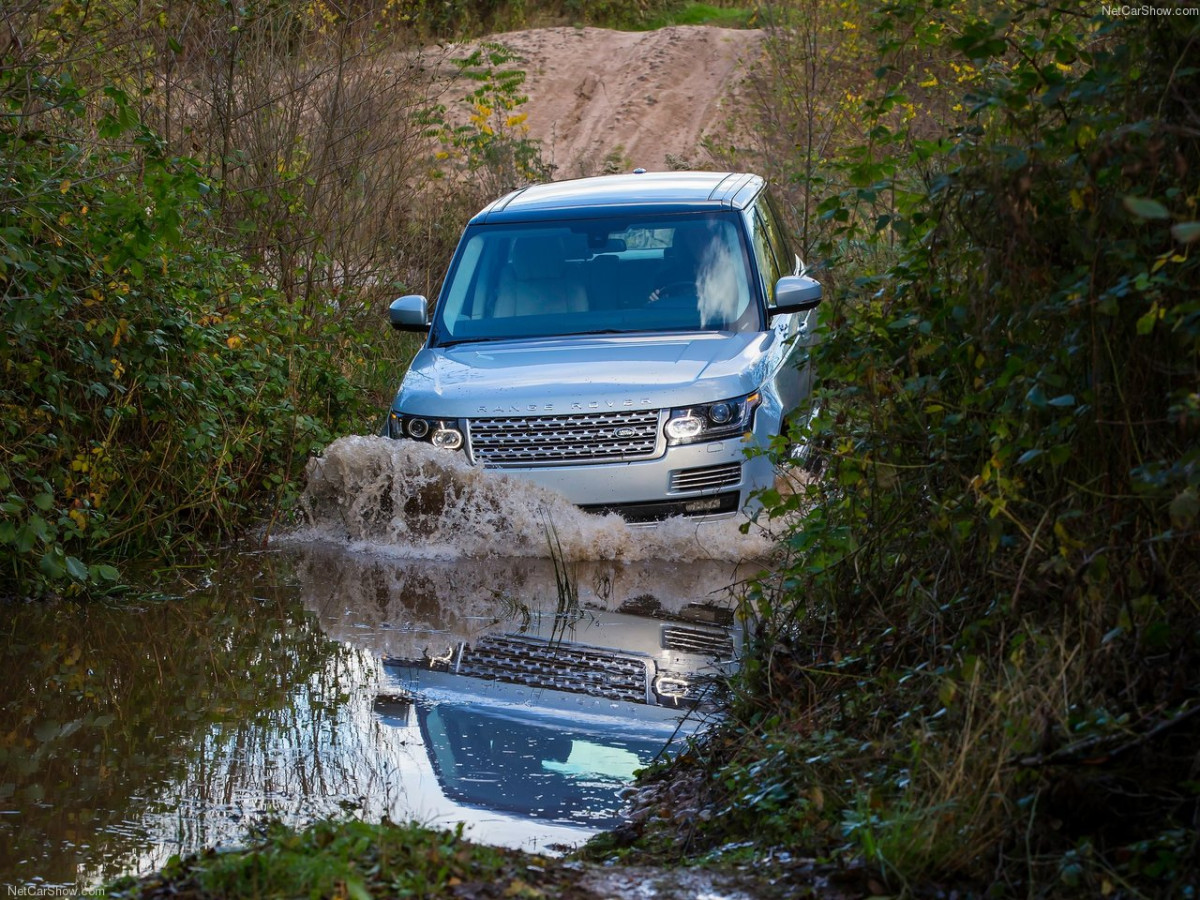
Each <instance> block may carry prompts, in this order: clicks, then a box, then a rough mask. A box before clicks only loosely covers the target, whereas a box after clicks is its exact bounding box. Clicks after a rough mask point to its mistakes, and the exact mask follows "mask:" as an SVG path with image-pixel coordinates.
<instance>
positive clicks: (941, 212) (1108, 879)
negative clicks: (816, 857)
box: [713, 0, 1200, 895]
mask: <svg viewBox="0 0 1200 900" xmlns="http://www.w3.org/2000/svg"><path fill="white" fill-rule="evenodd" d="M877 12H878V15H877V16H876V17H874V18H868V17H864V18H863V19H862V27H863V28H864V29H869V30H870V31H871V33H872V34H873V36H874V37H875V39H876V40H877V41H878V43H879V50H880V54H881V60H882V62H883V65H882V66H881V68H880V71H879V73H878V74H879V77H880V81H879V82H878V84H877V85H875V86H873V87H865V88H863V89H861V90H859V91H858V92H857V97H856V99H855V101H854V102H855V104H856V109H857V111H858V115H857V117H855V122H857V123H861V133H860V136H859V137H860V139H859V140H858V141H857V142H854V143H851V144H849V145H845V146H840V147H838V148H837V152H833V153H829V154H827V155H824V156H820V157H807V158H803V159H800V160H794V161H793V162H794V165H793V169H794V171H795V172H796V173H797V174H798V176H799V175H800V174H801V173H809V174H813V173H815V174H816V175H817V176H819V178H818V179H817V183H819V184H820V185H822V186H823V187H824V188H825V189H826V190H827V191H830V193H828V194H827V195H826V196H825V197H823V198H821V199H819V200H813V201H811V205H810V200H809V198H805V197H803V196H801V197H799V198H798V199H797V202H796V203H795V204H794V208H795V209H798V210H805V209H811V211H812V219H811V227H810V235H809V238H810V239H809V247H810V249H811V250H812V251H813V252H814V254H815V255H816V256H817V257H818V258H820V257H824V259H825V260H826V262H827V264H828V266H829V267H830V271H831V276H832V277H831V279H830V280H831V281H832V282H833V283H835V284H837V285H838V286H839V290H837V291H836V292H835V295H834V296H833V297H832V298H831V301H830V302H829V303H827V305H826V309H825V324H826V326H827V333H826V339H825V341H824V343H823V344H822V345H821V346H820V347H819V348H818V349H817V350H816V351H815V366H816V369H817V370H818V371H819V372H821V373H823V376H824V379H825V380H824V384H823V387H822V390H821V402H822V410H823V412H822V414H821V416H820V417H819V419H818V421H817V422H816V424H815V426H814V428H815V433H810V434H806V435H800V436H794V437H798V438H799V439H803V440H808V441H813V442H814V443H815V444H816V445H817V446H820V447H824V448H825V452H824V455H823V462H824V464H825V467H824V470H823V473H822V476H821V477H820V478H819V479H816V480H813V481H811V482H810V483H809V484H808V486H807V487H806V488H802V489H801V490H800V491H799V492H798V493H796V494H793V495H790V496H784V495H781V494H779V493H776V492H768V493H767V494H766V496H765V498H764V499H765V500H766V502H767V507H766V510H765V513H764V515H765V516H766V517H767V518H768V519H771V520H773V521H774V522H776V523H786V529H785V538H784V546H785V549H786V550H787V552H788V554H789V557H788V559H789V562H788V563H787V564H786V565H784V566H783V567H782V570H781V571H780V572H779V573H777V575H775V576H773V577H772V578H771V579H770V580H767V581H764V582H762V583H760V584H759V585H758V586H757V587H756V588H755V589H754V593H753V595H752V597H751V598H750V599H751V614H752V616H753V617H754V619H755V621H756V623H757V625H758V626H759V629H760V637H761V639H762V643H761V647H762V652H761V654H760V656H759V657H758V658H757V659H756V660H754V661H753V662H752V663H751V664H750V665H749V666H748V667H747V670H746V679H747V685H748V687H749V690H748V691H747V693H746V695H745V697H744V699H743V702H742V705H741V707H740V708H739V710H738V724H737V725H736V726H735V729H734V730H733V731H732V732H731V739H727V740H728V743H727V744H725V745H724V746H725V747H726V749H725V750H724V751H722V754H723V756H722V755H719V756H718V759H719V760H720V759H723V760H724V761H717V762H716V763H715V765H716V768H715V770H714V771H715V773H716V774H717V776H718V783H720V784H723V785H725V788H724V790H725V792H726V793H727V797H728V799H727V800H726V801H725V802H726V803H727V804H728V809H727V814H726V815H724V816H722V817H721V820H720V821H721V823H722V824H723V825H728V824H730V823H733V822H736V821H740V822H741V824H742V827H744V828H746V829H747V830H751V829H753V832H754V833H756V834H759V835H763V834H770V835H772V837H773V838H774V839H776V840H778V841H780V842H783V843H794V842H797V841H799V842H802V843H807V844H808V847H807V848H806V849H808V850H809V851H813V850H816V851H818V852H821V853H829V854H834V853H853V854H855V855H857V856H858V858H859V859H861V860H863V861H865V862H866V864H867V865H869V866H870V867H871V868H872V869H873V870H874V871H875V872H877V874H878V876H879V877H880V878H882V879H883V880H884V881H886V882H888V883H889V884H890V885H891V886H892V887H894V888H902V887H904V886H905V885H912V884H913V883H915V882H919V881H922V880H927V879H934V878H954V879H956V880H960V881H961V880H964V879H966V880H978V882H979V883H981V884H986V883H989V882H991V881H993V880H996V881H998V882H999V884H997V885H996V890H1000V891H1002V892H1003V891H1014V892H1019V893H1027V892H1030V891H1033V890H1035V889H1037V890H1043V891H1045V892H1047V893H1054V892H1055V890H1056V889H1061V890H1063V891H1066V892H1070V891H1086V892H1089V893H1091V894H1093V895H1094V894H1107V893H1111V892H1112V891H1113V890H1115V889H1116V886H1118V885H1122V884H1125V885H1128V884H1136V885H1138V888H1137V889H1138V890H1145V891H1148V892H1151V893H1154V892H1163V893H1164V894H1170V893H1172V892H1174V893H1176V894H1177V895H1178V894H1180V893H1181V892H1182V891H1184V890H1185V889H1186V888H1187V886H1189V885H1191V886H1192V889H1194V886H1195V884H1196V879H1197V878H1198V877H1200V872H1198V871H1197V869H1196V867H1195V862H1194V860H1195V859H1196V858H1197V857H1196V855H1195V850H1196V846H1197V844H1196V831H1195V827H1194V826H1195V819H1194V816H1195V811H1196V809H1197V803H1198V799H1197V790H1196V783H1195V778H1194V768H1193V765H1194V750H1193V749H1192V748H1194V746H1195V739H1196V737H1197V735H1198V731H1197V717H1196V716H1195V715H1194V711H1195V709H1196V704H1197V702H1198V701H1200V607H1198V606H1197V601H1196V591H1195V587H1194V586H1195V584H1197V583H1200V556H1198V555H1197V554H1196V552H1195V551H1196V544H1197V528H1196V525H1197V515H1198V513H1200V504H1198V502H1197V493H1198V491H1200V467H1198V465H1197V464H1198V462H1200V442H1198V441H1197V434H1198V432H1197V419H1196V410H1197V404H1198V399H1197V397H1198V395H1197V385H1198V381H1197V372H1198V371H1200V315H1198V313H1200V298H1198V296H1197V293H1196V285H1197V284H1200V258H1198V257H1197V254H1196V252H1195V251H1196V241H1197V240H1198V239H1200V224H1198V222H1197V220H1198V219H1200V215H1198V211H1197V203H1198V202H1200V118H1198V116H1197V113H1196V110H1195V106H1194V104H1193V103H1192V102H1191V101H1190V100H1189V98H1190V97H1194V96H1196V94H1197V92H1198V91H1200V69H1197V68H1196V67H1195V66H1194V65H1193V64H1192V59H1191V54H1192V48H1194V45H1195V42H1196V40H1197V38H1198V37H1200V19H1198V18H1197V17H1191V16H1174V17H1167V16H1157V17H1138V16H1128V17H1125V18H1113V19H1109V18H1107V17H1106V16H1104V15H1102V14H1100V13H1099V11H1098V10H1095V9H1092V8H1088V9H1083V8H1079V9H1075V8H1073V7H1072V8H1057V7H1055V8H1051V7H1046V6H1044V5H1042V4H1039V3H1034V2H1024V0H1019V2H1010V3H1006V4H1003V5H1002V6H1000V7H999V8H998V9H997V10H996V11H994V12H992V13H986V14H981V13H974V12H971V11H970V10H968V9H966V8H964V7H962V6H961V5H959V4H944V3H939V2H924V0H902V2H899V3H890V4H887V6H886V8H881V9H879V10H878V11H877ZM851 24H854V23H851ZM843 25H845V23H843ZM800 33H801V30H800V29H796V30H794V31H791V32H789V31H786V30H781V31H780V32H779V33H777V34H776V35H775V39H776V40H778V41H780V43H779V44H778V45H777V48H776V52H779V53H784V54H786V53H788V52H791V53H793V54H795V55H796V57H802V56H803V57H804V58H805V59H810V57H807V56H805V54H807V53H808V52H809V51H810V50H811V47H812V46H813V45H812V44H811V43H810V44H806V45H805V46H803V47H798V46H795V45H789V44H788V43H787V40H788V36H789V34H793V35H794V34H800ZM801 68H803V67H801ZM797 111H798V113H800V114H803V113H805V112H811V110H806V109H804V108H798V110H797ZM802 124H803V123H799V125H801V126H802ZM804 132H805V129H804V128H803V127H793V128H792V129H791V131H790V132H789V133H792V134H795V133H801V134H802V133H804ZM808 183H812V182H808ZM804 184H805V183H804V182H801V183H799V184H798V187H803V186H804ZM780 449H781V451H782V450H783V449H785V448H780ZM763 728H765V729H766V736H765V737H762V738H760V737H759V733H760V729H763ZM831 732H836V733H837V734H838V735H839V740H837V741H830V740H828V739H827V737H828V735H829V734H830V733H831ZM764 758H767V759H775V760H777V762H776V763H772V764H770V765H769V766H768V768H769V770H770V772H771V773H773V774H772V778H771V779H770V780H769V782H766V783H764V782H763V780H762V778H761V777H759V775H757V774H756V770H755V766H756V765H757V764H758V762H757V761H759V760H762V759H764ZM818 794H819V798H818V797H817V796H816V795H818ZM1132 798H1137V801H1136V802H1134V800H1133V799H1132ZM764 804H766V805H764ZM764 811H765V812H766V813H768V814H767V815H765V816H764V815H762V813H763V812H764ZM772 829H774V830H772ZM719 830H720V829H717V831H719ZM796 835H799V837H798V838H797V837H796ZM713 839H714V840H717V839H719V838H718V837H717V836H716V835H714V836H713ZM1164 860H1166V862H1163V861H1164ZM1055 885H1057V888H1056V887H1055Z"/></svg>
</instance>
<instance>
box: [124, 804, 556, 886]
mask: <svg viewBox="0 0 1200 900" xmlns="http://www.w3.org/2000/svg"><path fill="white" fill-rule="evenodd" d="M571 878H572V873H570V872H569V871H564V870H561V869H559V867H558V866H556V865H554V864H553V863H552V861H550V860H547V859H545V858H542V857H538V856H532V855H529V854H525V853H521V852H518V851H512V850H503V849H499V848H495V847H488V846H484V845H480V844H473V843H471V842H469V841H467V840H465V839H464V838H463V837H462V828H461V826H460V827H459V828H458V829H457V830H455V831H434V830H430V829H427V828H424V827H421V826H419V825H416V824H408V825H398V824H393V823H390V822H383V823H381V824H367V823H364V822H358V821H344V822H332V821H325V822H319V823H317V824H315V825H312V826H310V827H308V828H306V829H303V830H300V831H296V830H292V829H288V828H285V827H283V826H281V825H270V826H267V827H266V828H265V829H264V830H263V832H262V833H261V834H260V835H258V836H257V837H256V838H255V839H254V840H253V841H252V842H251V843H250V844H249V845H248V846H247V847H245V848H242V849H238V850H230V851H224V852H217V851H209V852H207V853H204V854H201V855H199V856H194V857H189V858H187V859H183V860H179V859H176V860H173V861H172V862H170V863H168V864H167V866H166V867H165V868H164V869H163V871H162V872H161V873H158V874H156V875H154V876H152V877H149V878H145V879H133V878H127V879H124V880H122V881H118V882H116V883H114V884H112V885H109V886H108V887H107V888H106V889H105V896H108V897H111V898H113V900H160V898H164V900H165V898H168V897H172V898H183V900H189V898H191V900H200V898H215V897H229V898H244V900H250V898H282V897H326V898H343V900H368V898H385V897H497V898H517V900H523V898H529V900H532V898H539V897H565V896H569V894H570V890H569V882H570V879H571Z"/></svg>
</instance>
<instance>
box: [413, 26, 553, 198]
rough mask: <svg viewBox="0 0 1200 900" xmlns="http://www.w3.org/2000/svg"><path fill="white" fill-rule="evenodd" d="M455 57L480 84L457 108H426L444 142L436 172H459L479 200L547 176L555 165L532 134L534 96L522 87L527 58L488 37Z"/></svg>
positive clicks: (457, 179)
mask: <svg viewBox="0 0 1200 900" xmlns="http://www.w3.org/2000/svg"><path fill="white" fill-rule="evenodd" d="M453 62H454V66H455V68H456V69H457V70H458V74H459V77H460V78H462V79H464V80H466V81H467V82H468V84H472V85H474V87H473V88H472V90H470V91H469V92H468V93H467V94H466V95H465V96H464V97H463V98H462V100H461V102H460V104H459V106H458V109H457V110H449V109H447V108H446V107H445V106H443V105H440V104H438V105H436V106H433V107H430V108H429V109H427V110H425V111H424V113H423V114H422V120H423V121H424V123H425V125H426V128H427V131H426V134H427V135H428V136H429V137H431V138H433V139H435V140H437V141H438V142H440V144H441V147H442V149H441V150H440V151H438V152H437V153H436V154H435V160H436V162H437V167H436V168H434V169H433V172H432V174H433V175H434V177H436V178H447V177H451V178H453V179H454V188H455V191H456V192H457V193H464V192H465V193H467V194H468V195H469V196H471V197H473V198H476V200H477V202H478V204H479V205H482V204H483V203H485V202H488V201H489V200H492V199H494V198H496V197H498V196H501V195H503V194H505V193H507V192H509V191H511V190H515V189H516V188H518V187H523V186H524V185H527V184H530V183H532V182H535V181H541V180H545V179H546V178H547V177H548V176H549V170H548V169H547V167H546V166H545V165H544V164H543V162H542V158H541V146H540V143H539V142H538V141H535V140H532V139H531V138H529V137H528V134H529V126H528V125H527V124H526V114H525V113H524V112H521V106H523V105H524V104H525V102H526V101H527V100H528V98H527V97H526V96H525V95H524V94H523V93H521V86H522V85H523V84H524V83H525V71H524V70H523V69H521V68H519V67H518V64H519V63H521V62H523V60H521V58H520V57H518V56H517V55H516V54H515V53H513V52H512V51H511V50H509V49H508V48H507V47H505V46H504V45H503V44H499V43H495V42H492V41H483V42H480V43H478V44H476V45H475V46H473V48H472V49H471V51H470V52H469V53H468V54H467V55H466V56H464V57H463V58H461V59H455V60H453ZM463 116H465V117H466V120H465V121H462V117H463Z"/></svg>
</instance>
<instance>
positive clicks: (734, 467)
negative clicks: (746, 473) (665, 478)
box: [671, 462, 742, 491]
mask: <svg viewBox="0 0 1200 900" xmlns="http://www.w3.org/2000/svg"><path fill="white" fill-rule="evenodd" d="M741 480H742V464H741V463H736V462H734V463H721V464H719V465H715V466H703V467H701V468H698V469H678V470H676V471H674V472H672V473H671V490H672V491H699V490H703V489H705V488H716V487H727V486H729V485H734V484H737V483H738V482H739V481H741Z"/></svg>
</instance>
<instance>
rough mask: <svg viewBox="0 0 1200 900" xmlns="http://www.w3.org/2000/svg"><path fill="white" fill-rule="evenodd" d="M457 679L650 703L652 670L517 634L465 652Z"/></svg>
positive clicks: (636, 661) (486, 640) (634, 660)
mask: <svg viewBox="0 0 1200 900" xmlns="http://www.w3.org/2000/svg"><path fill="white" fill-rule="evenodd" d="M455 671H456V673H457V674H459V675H468V676H472V677H475V678H486V679H490V680H494V681H503V682H507V683H509V684H522V685H526V686H528V687H535V688H549V689H551V690H557V691H570V692H572V693H577V694H587V695H588V696H591V697H604V698H606V699H610V700H627V701H630V702H633V703H646V702H647V701H648V700H649V696H650V694H649V689H650V671H649V667H648V665H647V663H646V661H645V660H644V659H640V658H638V657H632V656H621V655H614V654H613V653H612V652H610V651H605V650H593V649H590V648H588V647H581V646H579V645H577V644H574V645H564V644H547V643H546V642H545V641H536V640H526V639H522V638H520V637H517V636H514V635H486V636H484V637H482V638H480V639H479V640H478V641H477V642H476V643H475V644H474V645H472V646H470V647H464V648H463V650H462V654H461V656H460V657H459V661H458V665H457V666H456V668H455Z"/></svg>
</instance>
